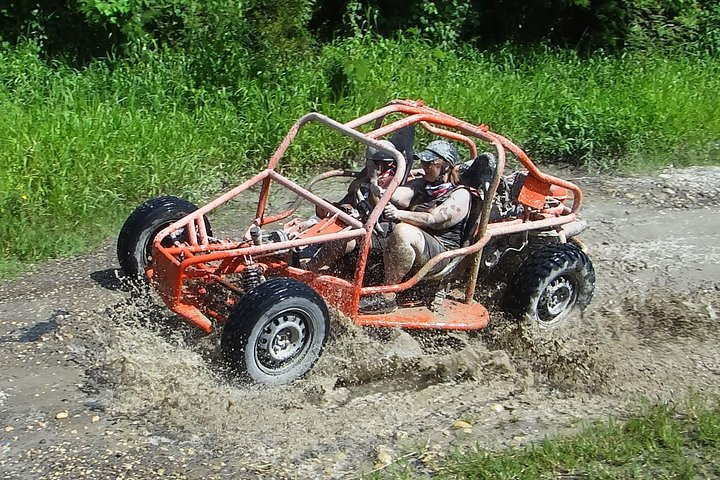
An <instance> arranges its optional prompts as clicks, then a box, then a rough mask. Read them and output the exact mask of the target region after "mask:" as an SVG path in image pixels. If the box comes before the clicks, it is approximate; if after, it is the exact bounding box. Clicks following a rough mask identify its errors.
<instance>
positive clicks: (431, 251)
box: [413, 229, 453, 275]
mask: <svg viewBox="0 0 720 480" xmlns="http://www.w3.org/2000/svg"><path fill="white" fill-rule="evenodd" d="M421 231H422V234H423V237H425V248H423V252H422V255H420V258H418V259H417V260H416V265H419V267H417V268H416V269H413V270H414V271H415V273H417V270H420V268H422V267H423V266H424V265H425V264H426V263H428V262H429V261H430V259H431V258H433V257H434V256H436V255H438V254H440V253H443V252H447V251H449V249H448V248H447V247H446V246H445V245H443V244H442V243H440V240H438V239H437V238H435V237H434V236H432V235H431V234H429V233H428V232H426V231H425V230H422V229H421ZM452 261H453V258H452V257H451V258H446V259H445V260H442V261H440V262H439V263H438V264H436V265H435V266H434V267H433V268H432V269H430V271H429V272H428V273H427V274H428V275H434V274H436V273H438V272H440V271H441V270H442V269H443V268H445V267H447V266H448V265H449V264H450V262H452Z"/></svg>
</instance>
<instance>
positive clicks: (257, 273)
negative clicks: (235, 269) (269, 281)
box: [240, 257, 265, 292]
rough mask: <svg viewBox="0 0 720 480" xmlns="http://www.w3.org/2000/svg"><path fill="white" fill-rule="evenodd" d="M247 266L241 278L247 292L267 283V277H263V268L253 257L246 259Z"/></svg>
mask: <svg viewBox="0 0 720 480" xmlns="http://www.w3.org/2000/svg"><path fill="white" fill-rule="evenodd" d="M245 265H246V266H245V270H243V271H242V273H241V274H240V277H241V278H242V284H243V288H244V289H245V292H249V291H250V290H251V289H253V288H255V287H257V286H258V285H260V284H261V283H263V282H264V281H265V275H263V268H262V266H261V265H260V264H258V263H255V262H253V259H252V258H251V257H247V258H246V259H245Z"/></svg>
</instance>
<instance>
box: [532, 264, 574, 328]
mask: <svg viewBox="0 0 720 480" xmlns="http://www.w3.org/2000/svg"><path fill="white" fill-rule="evenodd" d="M576 299H577V290H576V288H575V284H574V283H573V282H572V281H571V280H570V279H569V278H568V277H566V276H560V277H557V278H555V279H553V280H552V281H551V282H550V283H549V284H548V286H547V287H545V290H543V293H542V295H541V296H540V299H539V300H538V308H537V313H538V320H539V321H540V323H541V324H543V325H544V326H550V325H555V324H557V323H560V322H562V321H563V320H564V319H565V318H566V317H567V316H568V315H569V314H570V312H571V311H572V308H573V307H574V306H575V300H576Z"/></svg>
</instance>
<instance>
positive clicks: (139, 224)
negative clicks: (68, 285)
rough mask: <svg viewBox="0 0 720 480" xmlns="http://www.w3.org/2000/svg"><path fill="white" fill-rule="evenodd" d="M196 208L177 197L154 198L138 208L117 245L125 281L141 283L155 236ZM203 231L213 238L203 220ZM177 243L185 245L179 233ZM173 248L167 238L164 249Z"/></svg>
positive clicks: (208, 225) (182, 234)
mask: <svg viewBox="0 0 720 480" xmlns="http://www.w3.org/2000/svg"><path fill="white" fill-rule="evenodd" d="M197 209H198V207H197V206H196V205H194V204H192V203H190V202H188V201H187V200H183V199H182V198H178V197H170V196H167V197H157V198H153V199H150V200H148V201H147V202H145V203H143V204H142V205H140V206H139V207H137V208H136V209H135V210H134V211H133V212H132V213H131V214H130V216H129V217H128V218H127V220H125V223H124V224H123V226H122V229H120V235H119V236H118V242H117V257H118V262H120V268H121V269H122V271H123V273H124V274H125V275H127V276H128V277H131V278H134V279H140V278H143V277H144V276H145V267H146V266H148V265H149V264H150V261H151V254H152V243H153V240H154V239H155V236H156V235H157V234H158V233H160V230H162V229H164V228H165V227H167V226H168V225H170V224H172V223H174V222H176V221H177V220H180V219H181V218H183V217H184V216H186V215H189V214H191V213H192V212H194V211H195V210H197ZM205 229H206V230H207V234H208V235H212V232H211V229H210V223H209V222H208V220H207V218H206V219H205ZM178 240H180V241H186V240H187V238H186V235H184V233H181V234H180V235H179V236H178ZM165 244H167V245H168V246H169V245H172V239H170V238H169V237H168V238H166V239H164V240H163V245H165Z"/></svg>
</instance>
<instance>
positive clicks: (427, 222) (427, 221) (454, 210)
mask: <svg viewBox="0 0 720 480" xmlns="http://www.w3.org/2000/svg"><path fill="white" fill-rule="evenodd" d="M469 209H470V192H468V191H467V190H466V189H464V188H463V189H459V190H456V191H455V192H453V193H452V194H451V195H450V197H449V198H448V199H447V200H445V201H444V202H443V203H442V204H440V205H438V206H437V207H435V208H433V209H432V210H430V211H429V212H410V211H407V210H398V209H397V208H396V207H395V206H393V205H390V204H388V206H386V207H385V211H384V214H385V217H386V218H388V219H389V220H399V221H401V222H405V223H409V224H410V225H415V226H416V227H420V228H423V227H426V228H430V229H433V230H440V229H443V228H449V227H452V226H453V225H457V224H458V223H459V222H460V221H462V219H463V218H465V216H466V215H467V213H468V211H469Z"/></svg>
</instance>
